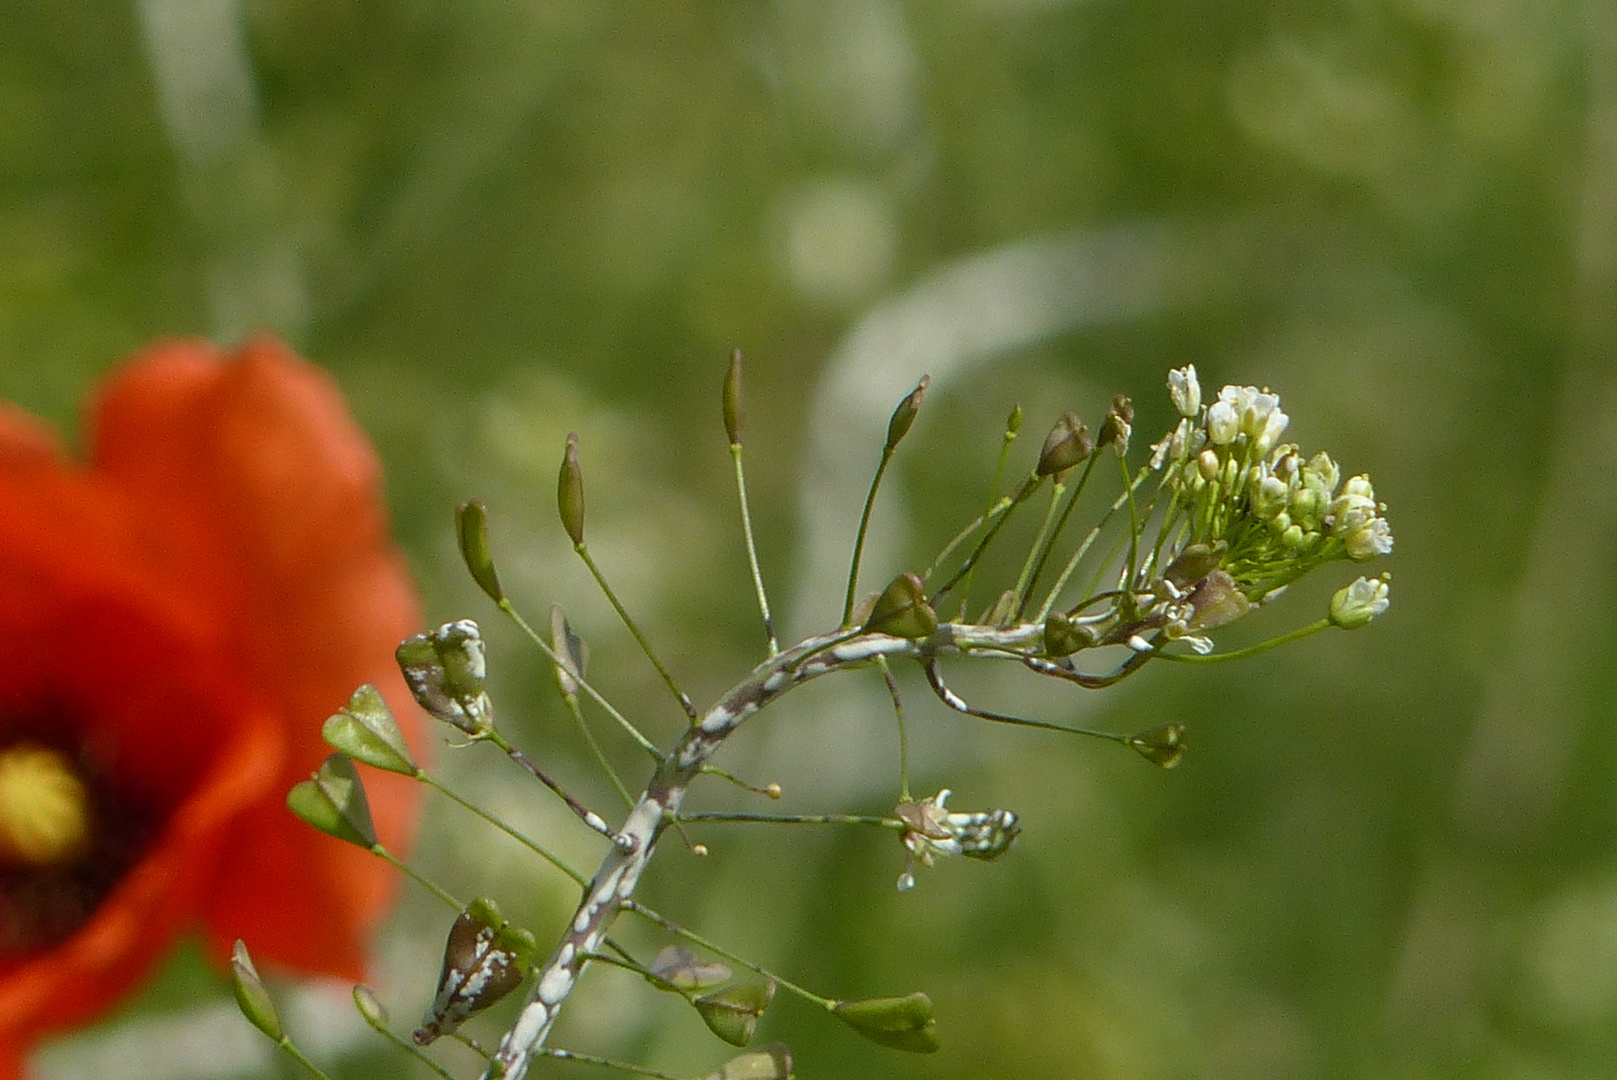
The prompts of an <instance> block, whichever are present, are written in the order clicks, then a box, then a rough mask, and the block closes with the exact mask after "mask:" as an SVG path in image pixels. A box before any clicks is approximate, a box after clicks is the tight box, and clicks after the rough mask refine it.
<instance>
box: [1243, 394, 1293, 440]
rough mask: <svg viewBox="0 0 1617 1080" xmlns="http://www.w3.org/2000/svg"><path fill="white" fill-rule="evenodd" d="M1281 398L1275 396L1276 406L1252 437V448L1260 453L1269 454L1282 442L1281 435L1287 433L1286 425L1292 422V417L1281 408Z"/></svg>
mask: <svg viewBox="0 0 1617 1080" xmlns="http://www.w3.org/2000/svg"><path fill="white" fill-rule="evenodd" d="M1269 396H1271V397H1273V395H1272V394H1271V395H1269ZM1279 404H1280V399H1279V398H1275V405H1276V408H1274V409H1271V410H1270V411H1269V413H1268V414H1267V415H1266V416H1265V417H1264V418H1263V423H1262V425H1261V427H1260V428H1259V430H1258V432H1257V434H1256V435H1255V436H1254V437H1253V439H1252V448H1253V450H1255V451H1257V452H1258V453H1260V454H1267V453H1268V452H1269V451H1270V450H1273V449H1274V448H1275V446H1276V445H1278V444H1279V442H1280V436H1281V435H1283V434H1285V432H1286V425H1287V424H1290V423H1291V417H1289V416H1287V415H1286V414H1285V413H1283V412H1281V411H1280V409H1279V407H1278V406H1279Z"/></svg>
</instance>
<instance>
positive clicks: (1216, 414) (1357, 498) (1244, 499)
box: [1151, 365, 1392, 561]
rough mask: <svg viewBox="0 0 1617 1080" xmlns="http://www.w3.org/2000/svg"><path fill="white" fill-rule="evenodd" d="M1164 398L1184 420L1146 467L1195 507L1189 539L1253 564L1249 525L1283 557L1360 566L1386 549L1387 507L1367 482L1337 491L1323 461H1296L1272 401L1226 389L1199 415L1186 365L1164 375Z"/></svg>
mask: <svg viewBox="0 0 1617 1080" xmlns="http://www.w3.org/2000/svg"><path fill="white" fill-rule="evenodd" d="M1168 394H1169V397H1170V398H1172V400H1173V403H1174V407H1175V408H1176V409H1178V410H1179V413H1180V415H1181V416H1183V417H1184V419H1182V420H1181V421H1180V423H1179V425H1178V426H1177V427H1176V428H1175V429H1174V431H1173V432H1171V433H1170V434H1169V435H1168V436H1167V437H1166V438H1164V439H1163V440H1162V441H1161V442H1159V443H1157V444H1155V445H1154V446H1153V448H1152V449H1153V455H1152V458H1151V464H1152V466H1153V467H1154V468H1162V467H1164V466H1165V465H1170V463H1171V464H1172V466H1173V467H1174V468H1175V471H1174V472H1172V473H1170V474H1169V476H1168V481H1169V483H1170V484H1173V485H1175V486H1177V487H1178V488H1179V489H1180V497H1181V498H1182V499H1185V500H1186V501H1187V502H1188V503H1190V504H1193V505H1194V506H1196V507H1197V508H1198V509H1197V511H1196V512H1195V513H1193V514H1192V515H1191V516H1192V517H1193V518H1194V519H1195V520H1197V521H1200V522H1203V523H1204V527H1205V529H1206V533H1205V535H1201V536H1198V537H1196V538H1197V539H1200V540H1204V541H1214V540H1219V539H1228V540H1229V541H1230V543H1231V545H1232V548H1244V549H1245V550H1242V551H1239V552H1238V554H1240V555H1242V556H1245V557H1255V556H1257V555H1258V554H1259V552H1258V551H1256V550H1253V549H1254V548H1255V547H1268V545H1267V544H1261V545H1255V544H1253V543H1252V542H1251V541H1252V539H1253V538H1252V537H1250V536H1247V535H1243V534H1245V533H1247V532H1249V530H1248V529H1247V528H1246V527H1247V526H1248V525H1262V526H1263V528H1264V529H1265V530H1266V532H1267V534H1268V536H1269V537H1271V538H1273V540H1277V541H1278V542H1279V545H1280V547H1281V549H1283V553H1285V554H1287V555H1288V556H1291V557H1296V556H1303V555H1312V554H1316V553H1317V554H1323V555H1326V556H1327V557H1328V556H1330V555H1332V554H1336V555H1340V554H1342V553H1344V552H1345V553H1346V555H1347V556H1348V557H1349V558H1352V559H1355V560H1360V561H1362V560H1365V559H1369V558H1373V557H1374V556H1376V555H1385V554H1387V553H1388V552H1390V551H1391V550H1392V529H1391V527H1390V526H1389V525H1388V524H1387V521H1386V518H1384V517H1383V516H1382V513H1383V511H1384V510H1385V509H1386V507H1385V506H1384V505H1382V504H1380V503H1377V502H1376V500H1375V490H1374V489H1373V488H1372V487H1371V484H1370V478H1369V477H1367V476H1363V475H1360V476H1354V477H1351V478H1349V479H1348V480H1347V482H1346V483H1345V484H1344V483H1342V480H1341V470H1340V469H1339V468H1338V467H1337V465H1336V463H1335V462H1334V461H1332V460H1331V457H1330V455H1329V454H1326V453H1323V452H1321V453H1318V454H1315V455H1314V456H1313V457H1311V458H1308V459H1306V460H1305V459H1304V458H1303V457H1302V455H1301V454H1300V453H1298V449H1297V446H1296V445H1295V444H1292V443H1281V442H1280V441H1279V440H1280V437H1281V435H1283V434H1284V433H1285V431H1286V428H1287V426H1288V425H1289V424H1290V422H1291V418H1290V417H1289V416H1287V415H1286V414H1285V413H1284V412H1283V411H1281V408H1280V397H1279V395H1277V394H1272V393H1270V392H1269V391H1267V390H1259V389H1258V388H1257V387H1253V386H1226V387H1224V388H1223V389H1222V390H1220V391H1219V392H1218V400H1216V401H1214V402H1213V403H1212V404H1211V405H1209V406H1208V407H1207V409H1206V411H1205V412H1203V413H1201V414H1200V416H1199V417H1198V415H1197V413H1198V407H1199V403H1200V401H1201V387H1200V385H1199V383H1198V382H1197V379H1196V369H1195V367H1194V366H1192V365H1187V366H1186V367H1183V368H1180V369H1178V370H1176V371H1173V372H1170V373H1169V375H1168ZM1198 420H1199V422H1198ZM1339 485H1340V488H1341V490H1340V491H1338V486H1339ZM1242 540H1245V541H1248V543H1246V544H1244V545H1243V544H1241V543H1240V541H1242ZM1338 544H1339V546H1337V545H1338ZM1269 554H1270V555H1278V554H1281V553H1279V552H1270V553H1269Z"/></svg>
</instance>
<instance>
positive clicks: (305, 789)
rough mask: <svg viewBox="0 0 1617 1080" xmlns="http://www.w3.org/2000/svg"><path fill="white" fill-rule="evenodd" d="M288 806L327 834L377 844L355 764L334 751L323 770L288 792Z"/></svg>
mask: <svg viewBox="0 0 1617 1080" xmlns="http://www.w3.org/2000/svg"><path fill="white" fill-rule="evenodd" d="M286 805H287V809H289V810H291V811H292V813H294V814H296V815H297V816H298V817H300V818H302V819H303V820H304V821H305V822H306V823H308V824H310V825H312V826H314V827H315V828H316V829H319V830H320V831H321V832H323V833H325V834H326V835H327V836H334V837H336V838H337V839H338V840H343V841H346V842H347V843H350V844H355V845H357V846H359V847H362V848H366V849H370V848H374V847H375V846H376V826H375V825H373V824H371V806H370V802H369V801H368V800H367V799H366V798H365V785H364V784H362V783H360V780H359V773H358V772H356V771H355V769H354V763H353V762H352V761H350V760H348V758H347V757H345V756H344V755H342V754H332V755H331V756H330V757H328V758H326V760H325V761H324V762H322V763H321V765H320V769H319V771H317V772H316V773H315V774H314V775H313V776H312V777H310V778H309V779H307V780H304V781H302V782H301V783H298V784H295V785H293V787H292V790H291V791H289V792H287V793H286Z"/></svg>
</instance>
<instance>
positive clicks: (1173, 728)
mask: <svg viewBox="0 0 1617 1080" xmlns="http://www.w3.org/2000/svg"><path fill="white" fill-rule="evenodd" d="M1184 735H1185V725H1183V724H1160V725H1158V726H1157V727H1154V728H1151V729H1150V730H1149V731H1140V732H1136V733H1135V734H1133V735H1130V736H1129V745H1130V746H1132V747H1133V748H1134V749H1135V750H1137V751H1138V752H1139V754H1140V756H1141V757H1143V758H1145V760H1147V761H1149V762H1150V763H1151V764H1153V765H1155V766H1157V767H1158V768H1160V769H1171V768H1173V767H1174V766H1175V765H1178V764H1179V759H1180V758H1181V757H1183V756H1184V753H1185V746H1184Z"/></svg>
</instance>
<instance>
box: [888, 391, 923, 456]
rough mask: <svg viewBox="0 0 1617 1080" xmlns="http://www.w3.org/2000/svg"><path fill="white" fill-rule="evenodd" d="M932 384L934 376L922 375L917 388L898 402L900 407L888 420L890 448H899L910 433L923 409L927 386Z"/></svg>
mask: <svg viewBox="0 0 1617 1080" xmlns="http://www.w3.org/2000/svg"><path fill="white" fill-rule="evenodd" d="M930 385H932V376H930V375H922V376H921V381H920V382H918V383H916V384H915V389H914V390H911V391H910V392H909V395H908V396H907V397H905V398H904V400H903V401H900V402H899V403H898V408H896V409H894V410H893V415H892V417H891V418H890V419H889V420H888V421H887V449H888V450H893V449H895V448H897V446H898V444H899V443H900V442H901V441H902V440H903V438H904V436H905V435H908V434H909V430H910V425H911V424H913V423H915V417H916V416H917V415H918V414H919V413H920V411H921V399H922V398H923V397H925V396H926V388H927V387H928V386H930Z"/></svg>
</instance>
